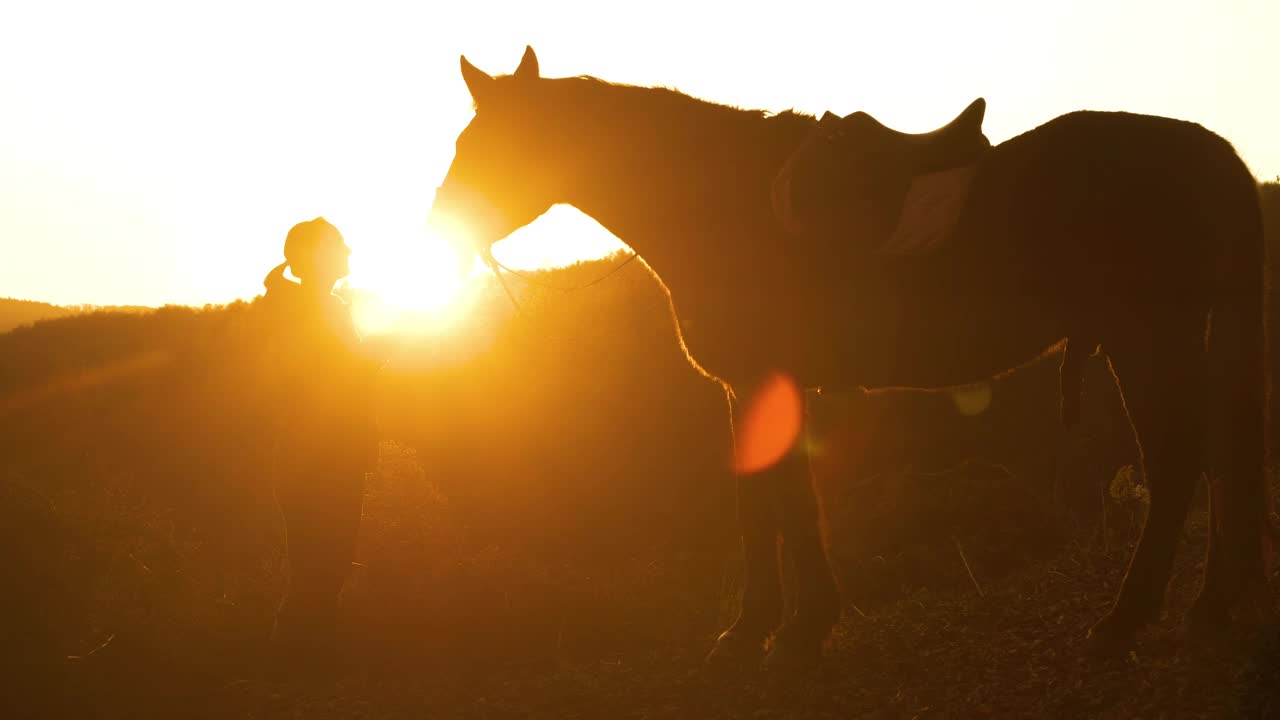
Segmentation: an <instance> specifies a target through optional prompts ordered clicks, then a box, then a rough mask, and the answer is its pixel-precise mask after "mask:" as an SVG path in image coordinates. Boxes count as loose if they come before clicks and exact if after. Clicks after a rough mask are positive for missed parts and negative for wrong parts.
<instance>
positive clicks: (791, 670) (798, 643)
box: [764, 632, 822, 677]
mask: <svg viewBox="0 0 1280 720" xmlns="http://www.w3.org/2000/svg"><path fill="white" fill-rule="evenodd" d="M821 662H822V641H821V640H817V639H813V638H801V637H798V636H797V635H796V634H795V633H786V632H781V633H779V634H778V635H777V637H775V638H774V640H773V646H772V647H771V648H769V654H768V655H766V656H765V659H764V669H765V671H766V672H768V673H769V674H770V675H773V676H775V677H778V676H783V677H793V676H797V675H804V674H806V673H808V672H809V671H811V670H813V669H814V668H816V667H817V666H818V665H819V664H820V663H821Z"/></svg>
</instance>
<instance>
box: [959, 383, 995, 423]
mask: <svg viewBox="0 0 1280 720" xmlns="http://www.w3.org/2000/svg"><path fill="white" fill-rule="evenodd" d="M951 402H953V403H955V406H956V411H958V412H959V413H960V414H961V415H967V416H969V417H972V416H974V415H981V414H982V413H984V412H986V411H987V408H989V407H991V384H990V383H979V384H977V385H970V386H968V387H962V388H956V389H955V390H952V391H951Z"/></svg>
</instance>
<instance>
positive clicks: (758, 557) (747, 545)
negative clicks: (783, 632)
mask: <svg viewBox="0 0 1280 720" xmlns="http://www.w3.org/2000/svg"><path fill="white" fill-rule="evenodd" d="M737 485H738V487H737V492H738V523H739V526H740V527H741V530H742V553H743V560H744V568H745V575H746V579H745V583H744V587H743V590H742V607H741V609H740V610H739V612H738V618H737V619H736V620H735V621H734V622H733V624H732V625H731V626H729V629H728V630H725V631H724V632H723V633H721V634H720V637H719V639H717V640H716V645H715V647H714V648H713V649H712V650H711V654H710V655H709V656H708V657H707V662H708V663H709V664H711V665H716V666H726V667H733V666H738V667H741V666H743V665H749V664H754V663H755V662H756V661H758V660H759V659H760V656H761V655H762V654H763V652H764V641H765V639H766V638H768V637H769V634H770V633H772V632H773V631H774V629H775V628H777V627H778V625H779V623H780V622H781V620H782V581H781V577H780V575H779V572H778V526H777V519H776V513H775V503H776V497H777V492H776V490H777V480H776V478H775V476H774V473H772V472H769V471H765V472H761V473H754V474H744V475H739V476H738V477H737Z"/></svg>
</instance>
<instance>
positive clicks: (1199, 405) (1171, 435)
mask: <svg viewBox="0 0 1280 720" xmlns="http://www.w3.org/2000/svg"><path fill="white" fill-rule="evenodd" d="M1187 325H1188V328H1187V329H1186V330H1185V331H1184V332H1182V333H1181V335H1180V336H1179V337H1176V338H1163V339H1157V340H1149V339H1142V338H1137V337H1131V338H1127V339H1126V340H1125V341H1124V342H1122V343H1117V344H1116V345H1115V346H1111V345H1109V344H1108V345H1104V349H1106V350H1107V352H1108V359H1109V360H1110V362H1111V369H1112V373H1113V374H1114V375H1115V378H1116V381H1117V382H1118V383H1119V385H1120V389H1121V394H1122V396H1123V398H1124V405H1125V410H1126V412H1127V413H1128V415H1129V421H1130V424H1131V425H1132V427H1133V431H1134V435H1135V438H1136V439H1137V443H1138V448H1139V453H1140V454H1139V457H1140V462H1141V464H1142V468H1143V473H1144V476H1145V478H1146V484H1147V488H1148V491H1149V492H1150V496H1151V506H1150V510H1149V512H1148V513H1147V519H1146V523H1145V525H1144V527H1143V529H1142V535H1141V537H1140V538H1139V539H1138V544H1137V547H1136V548H1135V549H1134V552H1133V557H1132V559H1131V560H1130V563H1129V568H1128V571H1127V572H1126V573H1125V577H1124V582H1123V584H1122V585H1121V588H1120V592H1119V594H1118V595H1117V597H1116V600H1115V604H1114V605H1113V606H1112V608H1111V610H1110V611H1109V612H1108V613H1107V615H1106V616H1105V617H1103V618H1102V619H1101V620H1100V621H1099V622H1098V623H1097V624H1096V625H1094V626H1093V628H1092V629H1091V630H1090V633H1089V641H1090V645H1091V649H1092V650H1093V651H1094V652H1096V653H1098V654H1115V653H1117V652H1123V651H1124V650H1127V649H1129V648H1130V647H1132V645H1133V642H1134V638H1135V636H1136V634H1137V631H1138V629H1139V628H1140V627H1141V626H1142V625H1144V624H1145V623H1146V622H1148V621H1150V620H1151V619H1152V618H1153V617H1154V616H1155V615H1156V614H1157V613H1158V612H1159V609H1160V605H1161V603H1162V601H1163V598H1164V593H1165V588H1166V586H1167V585H1168V583H1169V575H1170V571H1171V569H1172V566H1173V557H1174V551H1175V549H1176V548H1177V543H1178V539H1179V537H1180V535H1181V532H1182V528H1183V525H1184V523H1185V521H1186V515H1187V509H1188V506H1189V504H1190V501H1191V496H1192V493H1193V492H1194V489H1195V487H1196V483H1197V481H1198V479H1199V477H1200V474H1201V471H1202V464H1203V446H1204V427H1205V412H1206V397H1207V390H1208V388H1207V377H1206V353H1205V350H1204V342H1203V337H1204V335H1203V332H1202V331H1201V332H1196V331H1195V330H1196V328H1195V325H1196V324H1195V323H1188V324H1187ZM1200 328H1201V330H1202V328H1203V324H1201V325H1200Z"/></svg>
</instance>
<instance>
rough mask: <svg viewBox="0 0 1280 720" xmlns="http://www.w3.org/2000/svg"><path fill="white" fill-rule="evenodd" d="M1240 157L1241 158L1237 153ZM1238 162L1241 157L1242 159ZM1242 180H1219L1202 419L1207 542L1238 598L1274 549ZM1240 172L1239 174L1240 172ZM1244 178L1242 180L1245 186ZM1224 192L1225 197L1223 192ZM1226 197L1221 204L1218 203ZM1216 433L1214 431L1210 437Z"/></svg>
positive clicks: (1259, 315) (1248, 215)
mask: <svg viewBox="0 0 1280 720" xmlns="http://www.w3.org/2000/svg"><path fill="white" fill-rule="evenodd" d="M1236 162H1237V163H1239V160H1236ZM1240 167H1241V169H1243V164H1242V163H1240ZM1236 175H1237V177H1239V178H1240V179H1239V185H1240V187H1236V186H1235V185H1233V184H1229V183H1227V184H1224V185H1225V186H1224V187H1221V188H1220V192H1223V193H1229V195H1227V196H1222V197H1223V198H1224V201H1225V202H1226V203H1230V206H1229V207H1224V208H1223V209H1224V210H1227V212H1226V213H1224V215H1225V217H1226V218H1227V219H1228V220H1229V221H1230V225H1224V226H1223V227H1222V228H1221V230H1222V231H1223V232H1231V234H1232V235H1233V236H1232V237H1229V238H1224V241H1223V242H1221V243H1219V244H1218V248H1220V252H1221V253H1222V255H1221V257H1220V260H1221V262H1220V263H1217V264H1216V269H1217V270H1218V272H1217V277H1216V278H1215V283H1214V284H1215V289H1214V299H1213V305H1212V313H1211V315H1210V322H1209V328H1210V329H1209V336H1208V361H1209V381H1210V383H1211V385H1210V395H1211V397H1212V398H1213V400H1212V403H1213V405H1212V407H1213V415H1212V417H1211V418H1210V422H1209V424H1208V427H1209V432H1210V438H1211V442H1210V444H1209V448H1210V450H1211V454H1210V457H1209V461H1210V462H1209V466H1210V485H1209V487H1210V503H1211V507H1212V508H1213V509H1214V512H1213V513H1212V517H1213V521H1214V527H1213V528H1212V529H1211V535H1212V537H1211V540H1210V542H1211V543H1212V542H1221V543H1222V544H1221V546H1220V548H1221V551H1222V553H1223V555H1222V560H1223V566H1224V569H1225V571H1226V572H1227V577H1228V578H1230V581H1229V586H1231V587H1232V589H1233V590H1235V591H1236V593H1238V594H1235V597H1236V598H1239V599H1248V598H1253V599H1257V598H1263V597H1265V590H1266V579H1267V577H1268V575H1269V574H1270V570H1271V565H1272V562H1273V559H1274V554H1275V532H1274V529H1273V528H1272V527H1271V520H1270V515H1271V507H1272V504H1271V494H1270V492H1269V490H1268V487H1267V479H1266V463H1267V454H1268V445H1269V443H1268V428H1267V422H1268V418H1267V414H1268V413H1267V409H1268V395H1269V390H1270V388H1269V387H1268V378H1267V333H1266V324H1265V323H1266V285H1267V280H1266V277H1267V276H1266V255H1267V251H1266V243H1265V239H1264V236H1263V225H1262V222H1263V221H1262V210H1261V204H1260V202H1259V197H1258V187H1257V183H1256V182H1255V181H1254V179H1253V177H1252V175H1251V174H1250V173H1249V172H1248V171H1247V170H1244V171H1243V173H1241V172H1239V171H1237V172H1236ZM1241 175H1243V177H1240V176H1241ZM1246 179H1247V181H1248V187H1247V189H1246V188H1245V187H1244V184H1245V183H1244V181H1245V180H1246ZM1228 197H1229V200H1228V199H1227V198H1228ZM1224 204H1225V203H1224ZM1215 435H1216V436H1217V437H1213V436H1215Z"/></svg>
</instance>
